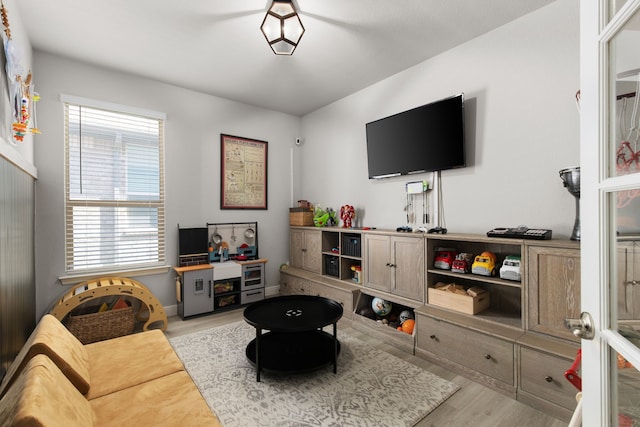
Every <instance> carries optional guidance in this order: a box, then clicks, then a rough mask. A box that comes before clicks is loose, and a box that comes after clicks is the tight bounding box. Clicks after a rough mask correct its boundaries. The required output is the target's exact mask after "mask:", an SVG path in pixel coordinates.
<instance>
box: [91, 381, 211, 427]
mask: <svg viewBox="0 0 640 427" xmlns="http://www.w3.org/2000/svg"><path fill="white" fill-rule="evenodd" d="M89 404H90V405H91V408H92V409H93V419H94V425H96V426H101V427H102V426H114V427H115V426H117V427H121V426H125V425H129V426H136V427H145V426H153V427H155V426H161V425H168V424H167V420H171V423H170V424H171V425H174V426H180V427H191V426H193V427H202V426H207V427H216V426H220V425H221V424H220V421H219V420H218V418H217V417H216V416H215V415H214V414H213V412H211V409H209V407H208V406H207V403H206V402H205V400H204V398H203V397H202V395H201V394H200V391H198V389H197V388H196V386H195V384H194V383H193V381H192V380H191V377H190V376H189V374H187V373H186V372H185V371H181V372H175V373H173V374H170V375H166V376H164V377H162V378H157V379H155V380H152V381H148V382H146V383H142V384H138V385H136V386H134V387H130V388H127V389H124V390H120V391H117V392H115V393H111V394H107V395H105V396H102V397H99V398H97V399H93V400H90V401H89Z"/></svg>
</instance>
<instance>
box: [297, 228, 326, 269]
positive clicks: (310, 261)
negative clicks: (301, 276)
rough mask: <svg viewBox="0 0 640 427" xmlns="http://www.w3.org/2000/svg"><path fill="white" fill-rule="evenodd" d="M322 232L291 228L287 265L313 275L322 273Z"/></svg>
mask: <svg viewBox="0 0 640 427" xmlns="http://www.w3.org/2000/svg"><path fill="white" fill-rule="evenodd" d="M321 242H322V232H321V231H320V230H313V229H307V228H291V231H290V256H289V263H290V264H291V266H292V267H296V268H301V269H303V270H307V271H311V272H313V273H318V274H321V273H322V243H321Z"/></svg>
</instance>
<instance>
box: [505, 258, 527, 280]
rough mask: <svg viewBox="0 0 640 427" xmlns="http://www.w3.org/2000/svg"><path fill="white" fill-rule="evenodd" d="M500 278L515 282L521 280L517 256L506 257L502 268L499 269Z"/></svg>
mask: <svg viewBox="0 0 640 427" xmlns="http://www.w3.org/2000/svg"><path fill="white" fill-rule="evenodd" d="M500 278H501V279H507V280H517V281H518V282H519V281H520V280H521V278H522V274H521V272H520V257H519V256H517V255H508V256H507V257H506V258H505V259H504V262H503V263H502V267H500Z"/></svg>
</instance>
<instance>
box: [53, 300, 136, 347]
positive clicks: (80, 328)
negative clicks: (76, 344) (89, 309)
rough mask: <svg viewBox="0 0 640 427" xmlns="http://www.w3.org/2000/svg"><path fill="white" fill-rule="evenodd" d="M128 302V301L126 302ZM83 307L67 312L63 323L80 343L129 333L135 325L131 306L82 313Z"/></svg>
mask: <svg viewBox="0 0 640 427" xmlns="http://www.w3.org/2000/svg"><path fill="white" fill-rule="evenodd" d="M128 304H129V303H128ZM84 311H86V310H83V309H79V310H74V311H72V312H71V313H69V317H68V319H67V321H66V322H65V325H66V327H67V329H69V331H70V332H71V333H72V334H73V335H75V336H76V338H78V340H80V342H81V343H82V344H89V343H92V342H96V341H104V340H108V339H111V338H116V337H121V336H123V335H129V334H131V333H132V332H133V328H134V326H135V317H134V314H133V307H131V304H129V307H127V308H121V309H118V310H109V311H103V312H100V313H90V314H82V313H83V312H84Z"/></svg>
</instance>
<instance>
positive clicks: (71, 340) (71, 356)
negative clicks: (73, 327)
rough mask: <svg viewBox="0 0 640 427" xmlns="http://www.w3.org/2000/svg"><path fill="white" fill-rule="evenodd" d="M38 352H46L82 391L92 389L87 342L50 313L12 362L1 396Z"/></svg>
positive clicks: (85, 391)
mask: <svg viewBox="0 0 640 427" xmlns="http://www.w3.org/2000/svg"><path fill="white" fill-rule="evenodd" d="M37 354H46V355H47V356H48V357H49V358H50V359H51V360H52V361H53V362H54V363H55V364H56V365H57V366H58V368H59V369H60V370H61V371H62V372H63V373H64V375H66V376H67V378H69V381H71V382H72V383H73V385H75V386H76V388H77V389H78V390H79V391H80V393H83V394H85V393H87V392H88V391H89V384H90V376H89V358H88V355H87V352H86V351H85V349H84V346H83V345H82V343H81V342H80V341H78V339H77V338H76V337H74V336H73V334H72V333H71V332H69V331H68V330H67V328H65V327H64V325H63V324H62V323H60V321H59V320H58V319H56V318H55V317H54V316H52V315H50V314H46V315H44V317H43V318H42V319H41V320H40V322H38V324H37V325H36V328H35V329H34V330H33V332H32V333H31V335H30V336H29V339H28V340H27V342H26V343H25V345H23V346H22V349H21V350H20V352H19V353H18V356H16V358H15V360H14V361H13V363H12V364H11V365H10V366H9V369H8V370H7V372H6V374H5V376H4V379H3V381H2V384H1V385H0V397H2V395H4V393H5V392H6V390H7V389H8V387H9V386H10V385H11V383H12V382H13V381H14V379H15V378H16V377H17V376H18V375H19V374H20V372H21V371H22V370H23V369H24V367H25V366H26V364H27V363H28V362H29V360H30V359H31V358H33V357H34V356H35V355H37Z"/></svg>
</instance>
